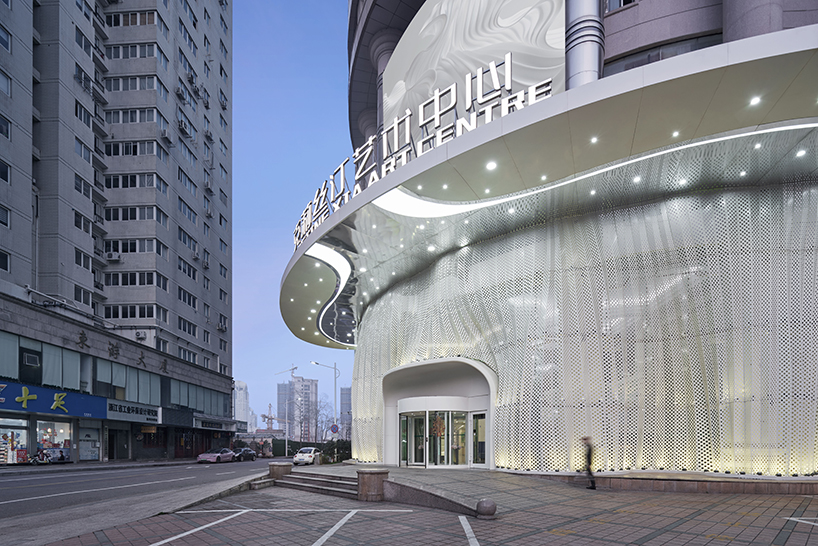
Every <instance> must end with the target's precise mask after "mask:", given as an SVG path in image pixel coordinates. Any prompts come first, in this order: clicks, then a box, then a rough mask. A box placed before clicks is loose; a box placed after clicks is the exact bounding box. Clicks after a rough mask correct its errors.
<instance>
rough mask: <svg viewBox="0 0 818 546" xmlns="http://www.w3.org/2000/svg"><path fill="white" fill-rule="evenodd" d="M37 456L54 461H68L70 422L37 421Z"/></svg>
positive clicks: (69, 453) (69, 452)
mask: <svg viewBox="0 0 818 546" xmlns="http://www.w3.org/2000/svg"><path fill="white" fill-rule="evenodd" d="M37 456H38V458H49V459H51V462H55V463H56V462H68V461H70V457H71V424H70V423H61V422H59V421H37Z"/></svg>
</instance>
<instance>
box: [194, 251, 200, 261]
mask: <svg viewBox="0 0 818 546" xmlns="http://www.w3.org/2000/svg"><path fill="white" fill-rule="evenodd" d="M193 259H194V260H198V259H199V253H198V252H194V253H193Z"/></svg>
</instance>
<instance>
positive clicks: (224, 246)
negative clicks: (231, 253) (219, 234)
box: [219, 239, 227, 254]
mask: <svg viewBox="0 0 818 546" xmlns="http://www.w3.org/2000/svg"><path fill="white" fill-rule="evenodd" d="M219 248H220V249H221V251H222V252H224V253H225V254H227V243H225V242H224V241H223V240H221V239H219Z"/></svg>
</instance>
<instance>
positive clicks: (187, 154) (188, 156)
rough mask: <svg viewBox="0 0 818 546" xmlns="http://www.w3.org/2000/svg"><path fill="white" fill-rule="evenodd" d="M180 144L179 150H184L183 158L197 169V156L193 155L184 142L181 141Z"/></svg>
mask: <svg viewBox="0 0 818 546" xmlns="http://www.w3.org/2000/svg"><path fill="white" fill-rule="evenodd" d="M179 144H181V146H179V149H180V150H182V157H184V158H185V159H186V160H187V161H188V163H190V164H191V165H192V166H193V167H195V166H196V156H195V155H193V152H192V151H191V150H190V148H188V147H187V145H186V144H185V143H184V142H181V141H179Z"/></svg>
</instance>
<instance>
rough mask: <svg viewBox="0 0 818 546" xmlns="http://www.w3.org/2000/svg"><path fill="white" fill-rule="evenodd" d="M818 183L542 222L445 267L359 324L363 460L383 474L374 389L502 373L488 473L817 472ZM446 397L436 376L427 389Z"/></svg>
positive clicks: (716, 193) (402, 286) (373, 308)
mask: <svg viewBox="0 0 818 546" xmlns="http://www.w3.org/2000/svg"><path fill="white" fill-rule="evenodd" d="M817 219H818V180H817V179H815V178H814V177H812V178H811V179H808V180H802V181H800V182H798V183H786V184H782V185H775V186H766V187H760V188H759V187H746V188H741V189H723V190H711V191H709V192H700V193H695V194H687V195H680V196H677V197H670V198H665V199H661V200H657V201H655V202H652V203H648V204H642V205H638V206H630V207H629V206H623V207H620V208H615V209H609V210H606V211H602V212H593V213H587V214H584V215H578V216H566V217H562V218H557V219H550V220H546V221H544V222H543V223H541V224H540V225H537V226H534V227H529V228H526V229H522V230H518V231H510V232H507V233H505V234H503V235H500V236H497V237H495V238H493V239H490V240H488V241H486V242H483V243H480V244H475V245H471V246H465V247H463V248H460V249H458V250H453V251H451V252H449V253H447V254H445V255H443V256H441V257H440V258H439V259H437V260H436V261H435V262H434V263H433V264H432V265H431V266H430V267H429V268H427V269H425V270H423V271H421V272H420V273H418V274H416V275H415V276H414V277H412V278H410V279H408V280H406V281H404V282H402V283H399V284H397V285H395V286H393V287H392V288H391V289H390V290H388V291H387V292H386V293H384V294H383V295H381V296H380V298H379V299H378V300H377V301H375V302H373V303H371V304H370V305H369V306H368V307H367V310H366V312H365V315H364V316H363V318H362V321H361V324H360V325H359V345H358V348H357V351H356V356H355V369H354V380H353V382H352V385H353V388H352V389H353V390H352V395H353V412H354V415H355V420H354V426H353V456H354V457H357V458H358V459H359V460H361V461H382V460H383V451H382V450H383V446H382V443H383V439H382V435H383V422H382V416H383V402H382V401H383V395H382V392H381V378H382V376H383V374H384V373H385V372H387V371H388V370H390V369H391V368H393V367H396V366H399V365H401V364H405V363H410V362H413V361H422V360H427V359H438V358H446V357H454V356H458V355H461V356H463V357H468V358H471V359H475V360H479V361H482V362H484V363H485V364H487V365H488V366H489V367H490V368H492V369H493V370H494V371H496V372H497V374H498V377H499V390H498V395H497V399H496V400H495V401H494V403H495V404H496V416H495V422H494V425H493V429H492V434H493V437H494V445H495V461H494V463H495V465H496V466H497V467H500V468H508V469H521V470H522V469H526V470H534V471H550V470H568V469H571V470H576V469H579V468H581V467H582V457H583V450H582V447H581V445H580V441H579V438H580V437H582V436H585V435H590V436H592V437H593V438H594V441H595V443H596V446H597V458H596V464H595V466H597V467H598V468H604V469H624V468H642V467H645V468H652V469H659V468H664V469H674V470H682V469H687V470H699V471H704V470H718V471H722V472H723V471H728V470H729V471H731V472H739V471H745V472H747V473H750V472H753V473H755V472H762V473H764V474H775V473H782V474H785V473H786V474H790V473H799V474H803V473H807V472H813V471H815V470H816V466H817V465H818V455H816V448H817V447H818V446H816V440H817V439H818V438H817V437H816V413H817V412H818V399H817V397H816V392H818V357H816V355H818V342H817V341H816V336H815V332H816V329H818V291H817V290H816V279H818V254H816V237H818V220H817ZM429 381H430V382H431V381H434V377H429Z"/></svg>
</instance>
